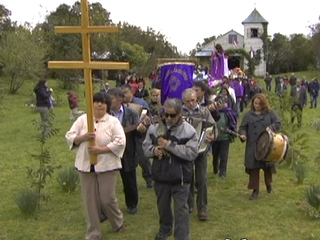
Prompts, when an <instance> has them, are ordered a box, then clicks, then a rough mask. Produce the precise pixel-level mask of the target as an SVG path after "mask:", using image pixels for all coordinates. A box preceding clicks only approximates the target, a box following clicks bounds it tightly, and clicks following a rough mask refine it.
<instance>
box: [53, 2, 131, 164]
mask: <svg viewBox="0 0 320 240" xmlns="http://www.w3.org/2000/svg"><path fill="white" fill-rule="evenodd" d="M54 30H55V32H56V33H80V34H81V35H82V57H83V61H49V63H48V67H49V68H61V69H83V72H84V80H85V81H84V83H85V94H86V113H87V126H88V132H90V133H94V122H93V100H92V98H93V96H92V91H93V87H92V69H110V70H115V69H118V70H127V69H129V68H130V66H129V63H126V62H95V61H91V51H90V36H89V34H91V33H117V32H118V28H117V27H114V26H89V6H88V1H87V0H81V26H62V27H55V28H54ZM89 144H90V146H94V145H95V144H96V143H95V141H94V140H93V141H90V142H89ZM90 163H91V164H97V156H96V155H93V154H91V155H90Z"/></svg>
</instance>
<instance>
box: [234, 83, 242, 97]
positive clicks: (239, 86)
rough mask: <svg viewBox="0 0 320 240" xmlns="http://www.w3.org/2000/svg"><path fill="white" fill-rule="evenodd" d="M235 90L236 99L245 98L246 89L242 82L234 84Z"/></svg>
mask: <svg viewBox="0 0 320 240" xmlns="http://www.w3.org/2000/svg"><path fill="white" fill-rule="evenodd" d="M233 89H234V93H235V95H236V98H242V97H244V87H243V85H242V84H240V82H237V81H235V82H234V83H233Z"/></svg>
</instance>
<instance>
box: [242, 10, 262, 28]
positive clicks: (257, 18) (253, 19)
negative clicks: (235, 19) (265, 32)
mask: <svg viewBox="0 0 320 240" xmlns="http://www.w3.org/2000/svg"><path fill="white" fill-rule="evenodd" d="M245 23H266V24H268V21H267V20H265V19H264V18H263V17H262V16H261V14H260V13H259V12H258V11H257V9H254V10H253V11H252V13H251V14H250V15H249V17H247V18H246V19H245V20H244V21H243V22H242V24H245Z"/></svg>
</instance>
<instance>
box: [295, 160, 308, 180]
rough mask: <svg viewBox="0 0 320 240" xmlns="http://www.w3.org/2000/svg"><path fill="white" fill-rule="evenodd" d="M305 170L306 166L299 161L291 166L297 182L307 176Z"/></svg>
mask: <svg viewBox="0 0 320 240" xmlns="http://www.w3.org/2000/svg"><path fill="white" fill-rule="evenodd" d="M307 170H308V169H307V166H306V165H304V164H302V163H300V162H298V163H297V164H296V165H294V166H293V168H292V171H293V173H294V175H295V176H296V177H297V182H298V184H302V183H303V181H304V179H305V178H306V177H307Z"/></svg>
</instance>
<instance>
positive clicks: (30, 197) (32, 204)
mask: <svg viewBox="0 0 320 240" xmlns="http://www.w3.org/2000/svg"><path fill="white" fill-rule="evenodd" d="M14 201H15V203H16V204H17V205H18V207H19V209H20V210H21V212H22V213H23V214H25V215H32V214H34V213H35V211H36V210H37V208H38V206H39V201H40V196H39V194H38V193H36V192H35V191H33V190H30V189H22V190H19V191H18V193H17V194H16V195H15V197H14Z"/></svg>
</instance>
